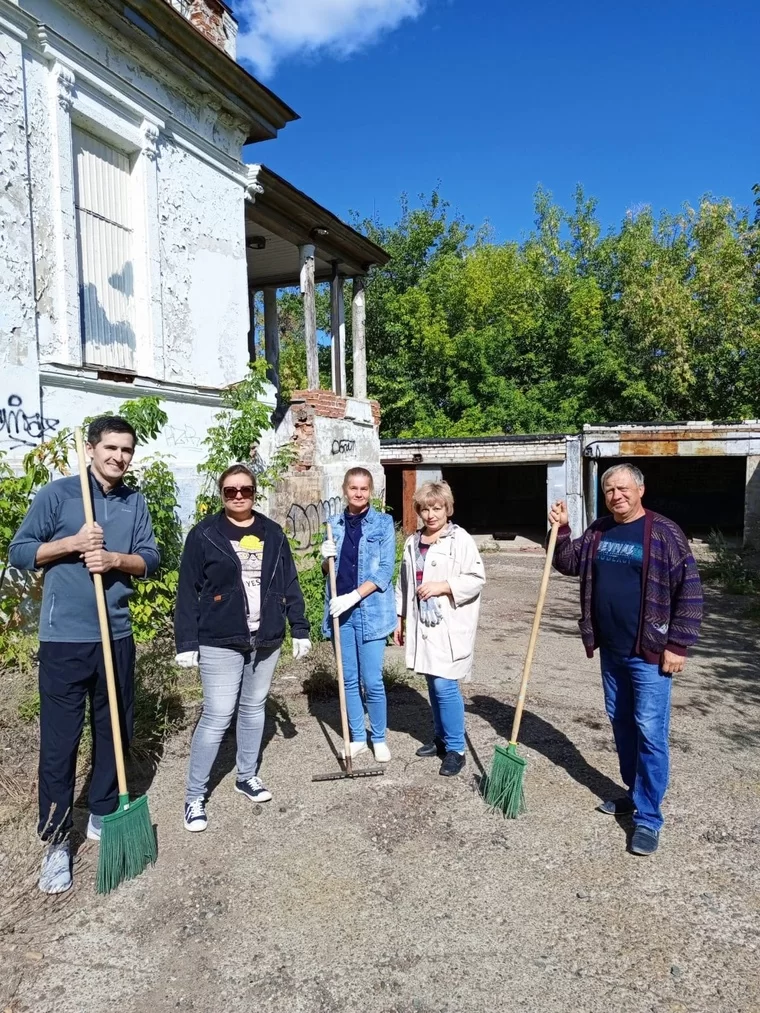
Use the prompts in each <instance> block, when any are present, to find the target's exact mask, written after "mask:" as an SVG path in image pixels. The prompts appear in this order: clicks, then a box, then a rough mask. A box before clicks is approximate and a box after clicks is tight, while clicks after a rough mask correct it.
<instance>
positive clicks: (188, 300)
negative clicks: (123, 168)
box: [0, 0, 274, 518]
mask: <svg viewBox="0 0 760 1013" xmlns="http://www.w3.org/2000/svg"><path fill="white" fill-rule="evenodd" d="M17 7H18V11H19V13H18V15H16V14H14V11H13V8H11V9H10V11H9V12H8V8H7V6H4V8H3V9H4V13H8V17H9V18H10V22H9V24H10V26H11V29H10V31H13V25H14V23H15V25H16V27H17V29H18V31H17V33H16V34H10V33H5V32H4V31H0V177H2V180H3V185H2V186H0V222H1V223H2V229H0V422H2V425H0V450H5V451H7V452H9V453H10V459H11V460H12V461H14V462H19V461H20V459H21V457H22V456H23V454H24V453H25V452H26V451H27V450H28V449H30V446H31V445H35V444H36V443H37V442H39V439H40V438H42V437H43V436H50V435H52V434H53V433H55V432H56V431H58V430H60V429H61V428H63V427H64V426H74V425H78V424H80V423H81V421H82V420H83V418H85V417H86V416H91V415H94V414H98V413H99V412H104V411H115V410H116V409H117V408H118V406H119V404H121V403H122V401H124V400H127V399H128V398H130V397H137V396H141V395H146V394H157V395H159V396H160V397H161V398H162V400H163V408H164V410H165V411H166V412H167V414H168V416H169V423H168V425H167V427H166V430H165V432H164V433H162V435H161V437H160V439H159V440H158V441H157V443H156V444H155V445H154V446H151V447H149V448H146V449H145V450H143V451H142V456H143V457H144V456H145V455H146V453H152V452H161V453H165V454H171V455H172V456H173V462H174V471H175V475H176V477H177V481H178V483H179V485H180V490H181V495H182V512H183V515H184V516H185V518H188V517H189V516H190V513H191V510H192V504H193V502H194V499H195V493H196V491H197V484H198V481H197V473H196V466H197V464H198V463H199V462H200V461H201V460H202V458H203V456H204V453H205V451H204V449H203V447H202V440H203V438H204V437H205V435H206V431H207V429H208V427H209V425H210V424H211V423H212V420H213V416H214V414H215V412H216V411H217V410H218V406H215V405H213V404H209V403H208V402H209V400H210V397H209V394H208V393H206V394H203V393H198V388H211V389H212V390H213V388H217V389H218V388H221V387H224V386H226V385H228V384H230V383H233V382H235V381H236V380H239V379H241V378H242V376H243V375H244V372H245V366H246V361H247V334H248V328H249V308H248V291H247V289H248V284H247V271H246V258H245V214H244V193H245V191H244V187H245V184H246V181H247V177H246V171H245V168H244V167H243V165H242V163H241V161H240V159H241V154H242V150H241V149H242V144H243V141H244V138H245V132H246V125H245V124H244V123H243V122H242V121H241V120H240V119H239V118H238V116H237V115H236V114H234V113H231V112H230V111H227V110H224V109H222V108H221V106H220V104H219V103H218V102H217V101H216V100H215V99H214V98H213V97H210V96H209V94H208V91H207V89H206V86H205V85H202V84H201V82H200V81H198V87H194V86H193V83H192V81H191V80H188V79H186V78H184V77H183V78H182V79H180V78H179V77H178V76H175V74H174V73H173V72H172V70H171V68H170V66H169V65H168V61H165V62H162V61H161V58H160V53H159V52H158V51H156V52H153V51H152V49H151V48H150V46H146V47H145V48H144V49H142V48H140V47H139V46H137V45H136V44H135V41H134V40H133V39H132V38H130V37H129V36H128V34H127V33H123V34H122V33H120V32H119V31H118V30H117V29H116V28H114V27H112V26H110V25H108V24H107V23H106V22H104V21H101V20H99V19H98V17H97V15H96V14H94V13H93V11H91V10H90V9H88V7H86V6H85V5H83V4H81V3H78V2H74V0H20V2H19V3H18V5H17ZM21 12H26V14H23V13H21ZM26 15H31V16H32V17H34V18H36V19H38V21H39V22H40V24H41V25H44V26H45V27H44V29H43V30H42V31H41V33H40V37H39V39H38V38H37V32H36V31H35V30H34V29H32V30H31V31H29V30H28V29H29V21H28V17H26ZM25 17H26V20H25ZM14 19H15V22H14ZM25 33H27V39H26V41H22V39H23V36H24V34H25ZM46 37H47V38H48V39H49V40H52V42H53V43H54V44H55V46H56V47H59V49H60V52H58V53H57V54H54V53H52V51H50V52H45V51H44V47H43V43H44V40H45V38H46ZM61 61H63V62H62V63H61ZM61 67H63V78H61V79H60V80H59V75H60V74H61V69H60V68H61ZM67 81H68V82H69V83H67ZM72 122H76V123H77V124H78V125H81V126H84V127H85V129H91V130H92V132H93V133H96V134H100V135H101V136H104V137H105V139H106V140H110V141H111V143H116V141H117V139H118V140H119V141H120V142H122V141H123V144H124V149H125V150H127V151H131V152H132V153H133V157H134V159H135V165H136V166H139V171H140V176H139V183H140V186H142V185H143V182H144V183H145V186H146V188H147V189H148V191H149V192H148V194H147V195H146V197H145V203H144V209H143V210H144V212H145V214H144V221H143V220H140V223H139V226H138V227H137V231H136V237H135V243H136V246H135V249H136V251H137V253H136V255H135V261H136V267H139V268H140V270H142V272H143V273H142V276H141V275H140V270H136V273H135V277H136V279H137V283H138V284H141V283H142V282H144V283H145V291H144V292H143V293H142V295H140V293H136V294H137V295H138V298H142V300H143V304H144V305H143V308H142V310H141V312H142V314H143V315H142V316H140V317H139V318H138V326H140V325H141V324H144V328H143V331H144V333H141V335H140V337H141V340H142V341H143V342H145V341H146V340H147V341H148V342H152V344H153V348H152V352H153V353H154V354H151V349H148V350H147V352H146V354H144V355H142V356H141V358H140V359H139V361H138V374H139V377H138V381H137V382H136V383H135V384H134V385H131V384H124V385H123V386H124V390H123V393H121V391H120V390H117V391H114V390H113V385H112V384H111V385H110V386H109V385H108V384H104V386H103V387H102V388H99V387H98V386H97V384H98V383H99V381H97V379H96V374H95V372H94V371H93V370H89V371H88V370H83V369H81V356H80V355H79V350H80V349H81V338H80V334H79V323H78V321H79V306H78V292H77V286H78V275H77V265H76V253H75V245H74V242H75V231H74V217H73V193H72V182H73V177H72V175H71V173H72V169H71V165H70V151H69V152H68V154H67V152H66V150H65V149H66V145H67V144H68V145H69V146H70V130H71V124H72ZM154 123H159V124H161V125H160V127H159V128H158V130H156V128H155V127H154V126H152V124H154ZM156 134H157V136H156ZM57 138H58V139H61V145H60V146H59V145H58V143H57ZM67 159H68V161H67ZM151 172H152V173H153V176H151ZM67 174H68V176H67ZM151 179H153V181H154V182H153V183H152V186H153V190H152V192H151V191H150V184H151ZM6 181H7V185H6ZM138 189H139V187H138ZM61 208H63V210H64V212H65V213H61ZM72 249H73V250H74V255H73V256H72ZM137 254H139V255H140V256H142V257H143V258H144V263H140V264H138V262H137ZM151 331H152V333H149V332H151ZM146 335H147V337H146ZM41 363H42V367H40V364H41ZM41 368H42V375H41V373H40V369H41ZM80 377H81V386H80V389H76V384H78V383H79V378H80ZM72 384H74V386H72ZM165 384H168V385H170V386H174V387H175V388H177V387H178V388H180V389H181V391H182V393H181V395H180V394H178V393H175V392H174V391H172V390H167V389H166V388H165V386H164V385H165ZM194 391H195V392H196V394H197V396H196V394H194V393H193V392H194ZM194 397H195V400H193V398H194ZM9 398H10V400H11V403H10V405H9V404H8V399H9ZM268 399H269V400H271V404H272V406H273V405H274V396H273V391H270V392H269V394H268ZM9 427H10V428H9ZM272 441H273V437H272V435H271V434H270V435H268V436H267V437H266V439H265V440H264V441H263V445H262V447H261V448H260V451H261V454H262V456H263V457H264V459H266V458H267V457H268V456H269V454H270V453H271V445H272Z"/></svg>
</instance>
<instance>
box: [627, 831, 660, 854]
mask: <svg viewBox="0 0 760 1013" xmlns="http://www.w3.org/2000/svg"><path fill="white" fill-rule="evenodd" d="M659 843H660V835H659V833H658V832H657V831H656V830H650V829H649V827H641V826H639V827H634V828H633V836H632V837H631V851H632V852H633V854H634V855H653V854H654V853H655V851H657V845H658V844H659Z"/></svg>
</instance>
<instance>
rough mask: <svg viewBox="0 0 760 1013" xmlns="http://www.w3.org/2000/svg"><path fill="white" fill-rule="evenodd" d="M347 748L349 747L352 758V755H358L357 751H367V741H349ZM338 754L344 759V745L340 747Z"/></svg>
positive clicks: (352, 757)
mask: <svg viewBox="0 0 760 1013" xmlns="http://www.w3.org/2000/svg"><path fill="white" fill-rule="evenodd" d="M348 748H349V750H350V752H351V759H352V760H353V759H354V757H356V756H358V755H359V753H364V752H366V751H367V743H366V742H351V743H350V744H349V747H348ZM340 755H341V758H342V759H344V760H345V758H346V750H345V747H344V748H343V749H341V751H340Z"/></svg>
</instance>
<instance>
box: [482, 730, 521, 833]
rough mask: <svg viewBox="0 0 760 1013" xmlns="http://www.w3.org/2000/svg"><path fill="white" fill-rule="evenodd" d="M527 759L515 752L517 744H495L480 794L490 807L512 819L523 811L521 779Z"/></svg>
mask: <svg viewBox="0 0 760 1013" xmlns="http://www.w3.org/2000/svg"><path fill="white" fill-rule="evenodd" d="M527 766H528V761H527V760H524V759H523V758H522V756H520V755H519V753H518V752H517V744H516V743H514V742H510V743H509V745H508V746H506V747H505V746H496V749H495V750H494V754H493V762H492V763H491V773H490V774H489V775H488V776H487V777H486V778H485V779H484V782H483V788H482V794H483V798H484V799H485V801H486V804H487V805H489V806H490V807H491V809H501V811H502V812H503V813H504V816H505V817H506V818H507V819H510V820H513V819H516V818H517V817H518V816H520V815H521V814H522V813H524V812H525V793H524V791H523V779H524V778H525V768H526V767H527Z"/></svg>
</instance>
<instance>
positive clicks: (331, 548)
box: [320, 538, 338, 560]
mask: <svg viewBox="0 0 760 1013" xmlns="http://www.w3.org/2000/svg"><path fill="white" fill-rule="evenodd" d="M320 551H321V553H322V559H325V560H327V559H335V557H336V556H337V555H338V549H337V546H336V545H335V542H334V541H333V540H332V538H326V539H325V540H324V542H322V547H321V549H320Z"/></svg>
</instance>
